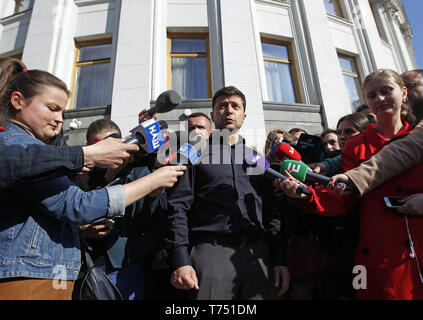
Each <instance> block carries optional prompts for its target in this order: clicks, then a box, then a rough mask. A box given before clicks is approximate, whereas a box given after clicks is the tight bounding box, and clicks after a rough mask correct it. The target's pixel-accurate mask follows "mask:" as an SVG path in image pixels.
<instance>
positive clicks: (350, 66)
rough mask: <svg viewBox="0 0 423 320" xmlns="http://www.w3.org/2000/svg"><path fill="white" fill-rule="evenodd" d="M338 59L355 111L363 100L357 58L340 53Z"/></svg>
mask: <svg viewBox="0 0 423 320" xmlns="http://www.w3.org/2000/svg"><path fill="white" fill-rule="evenodd" d="M338 59H339V64H340V66H341V70H342V74H343V76H344V82H345V86H346V87H347V91H348V97H349V99H350V103H351V108H352V110H353V111H355V109H357V107H358V106H359V105H360V104H361V101H362V94H361V88H360V83H361V81H360V77H359V75H358V72H357V66H356V63H355V59H354V58H351V57H348V56H344V55H338Z"/></svg>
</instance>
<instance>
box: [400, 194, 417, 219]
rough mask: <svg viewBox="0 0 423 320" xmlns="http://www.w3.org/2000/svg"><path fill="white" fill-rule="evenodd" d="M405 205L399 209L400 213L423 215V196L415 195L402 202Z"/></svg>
mask: <svg viewBox="0 0 423 320" xmlns="http://www.w3.org/2000/svg"><path fill="white" fill-rule="evenodd" d="M400 201H401V202H403V203H404V205H402V206H401V207H399V208H398V211H399V212H401V213H404V214H409V215H419V216H421V215H423V194H422V193H417V194H413V195H411V196H409V197H407V198H405V199H402V200H400Z"/></svg>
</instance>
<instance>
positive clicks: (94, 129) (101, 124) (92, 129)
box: [86, 119, 122, 142]
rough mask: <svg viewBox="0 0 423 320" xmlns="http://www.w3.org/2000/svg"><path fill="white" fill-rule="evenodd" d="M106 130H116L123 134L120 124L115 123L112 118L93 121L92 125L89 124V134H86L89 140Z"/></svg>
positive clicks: (120, 134)
mask: <svg viewBox="0 0 423 320" xmlns="http://www.w3.org/2000/svg"><path fill="white" fill-rule="evenodd" d="M104 131H116V132H117V133H118V134H119V136H122V133H121V131H120V129H119V126H118V125H117V124H116V123H114V122H113V121H112V120H109V119H98V120H95V121H94V122H91V123H90V125H89V126H88V129H87V134H86V138H87V142H88V141H89V139H90V138H91V137H92V136H94V135H95V134H98V133H100V132H104Z"/></svg>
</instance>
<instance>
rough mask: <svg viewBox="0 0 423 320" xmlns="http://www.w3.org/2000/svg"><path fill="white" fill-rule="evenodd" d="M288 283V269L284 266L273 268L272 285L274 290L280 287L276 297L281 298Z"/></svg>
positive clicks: (286, 289)
mask: <svg viewBox="0 0 423 320" xmlns="http://www.w3.org/2000/svg"><path fill="white" fill-rule="evenodd" d="M289 281H290V275H289V270H288V268H287V267H284V266H276V267H275V268H274V283H273V284H274V285H275V288H278V287H279V286H280V290H279V292H278V297H280V296H282V295H283V294H285V293H286V292H287V291H288V288H289Z"/></svg>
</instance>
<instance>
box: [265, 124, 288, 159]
mask: <svg viewBox="0 0 423 320" xmlns="http://www.w3.org/2000/svg"><path fill="white" fill-rule="evenodd" d="M280 142H285V143H288V144H292V143H293V142H294V138H293V137H292V136H291V134H290V133H288V132H287V131H285V130H282V129H274V130H272V131H270V132H269V134H268V135H267V139H266V144H265V146H264V154H265V155H269V157H270V158H269V162H279V161H278V159H276V158H275V157H274V156H270V152H271V151H272V148H273V147H274V146H275V145H277V144H278V143H280Z"/></svg>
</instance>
